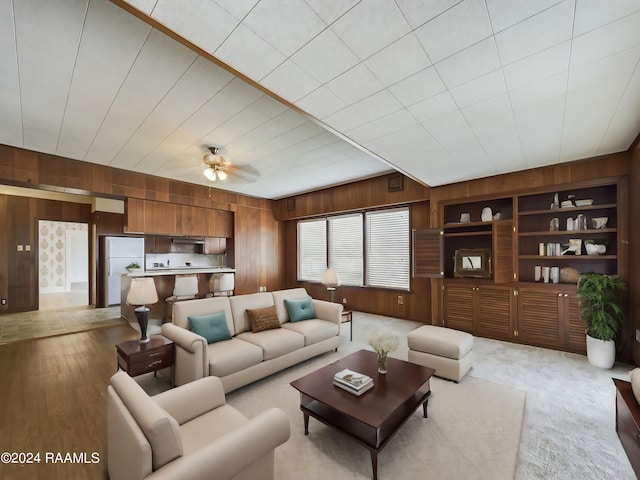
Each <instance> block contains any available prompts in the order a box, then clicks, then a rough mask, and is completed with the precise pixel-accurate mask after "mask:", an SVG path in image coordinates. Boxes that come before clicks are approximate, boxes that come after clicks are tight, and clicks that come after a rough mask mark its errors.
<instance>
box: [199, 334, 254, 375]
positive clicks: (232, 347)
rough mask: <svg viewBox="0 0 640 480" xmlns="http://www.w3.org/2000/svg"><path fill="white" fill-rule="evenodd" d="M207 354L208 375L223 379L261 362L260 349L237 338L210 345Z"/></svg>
mask: <svg viewBox="0 0 640 480" xmlns="http://www.w3.org/2000/svg"><path fill="white" fill-rule="evenodd" d="M207 351H208V353H209V375H213V376H215V377H224V376H226V375H230V374H232V373H235V372H238V371H240V370H244V369H245V368H249V367H251V366H253V365H257V364H258V363H260V362H261V361H262V348H260V347H258V346H256V345H254V344H252V343H249V342H245V341H242V340H239V339H238V338H232V339H231V340H229V341H226V342H218V343H212V344H211V345H209V346H208V347H207Z"/></svg>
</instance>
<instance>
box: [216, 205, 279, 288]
mask: <svg viewBox="0 0 640 480" xmlns="http://www.w3.org/2000/svg"><path fill="white" fill-rule="evenodd" d="M234 228H235V232H234V240H235V241H234V250H233V257H234V258H233V261H234V262H235V263H234V264H233V266H234V267H235V269H236V294H238V295H240V294H244V293H254V292H257V291H259V289H260V287H266V289H267V290H269V291H273V290H280V289H283V288H285V281H284V278H285V277H284V274H283V272H284V271H285V261H284V258H285V233H284V232H285V229H284V228H283V226H282V225H280V224H279V223H278V222H277V221H276V220H275V218H274V217H273V212H271V211H268V210H258V209H254V208H248V207H237V208H236V210H235V225H234ZM228 256H229V255H228V254H227V257H228Z"/></svg>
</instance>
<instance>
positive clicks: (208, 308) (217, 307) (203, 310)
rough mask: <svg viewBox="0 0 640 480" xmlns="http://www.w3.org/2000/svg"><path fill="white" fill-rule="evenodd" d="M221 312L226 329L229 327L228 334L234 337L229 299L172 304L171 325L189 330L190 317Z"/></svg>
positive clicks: (218, 298) (220, 298)
mask: <svg viewBox="0 0 640 480" xmlns="http://www.w3.org/2000/svg"><path fill="white" fill-rule="evenodd" d="M221 311H224V316H225V317H226V319H227V327H229V332H230V333H231V335H235V334H236V330H235V326H234V324H233V317H232V316H231V305H230V303H229V297H211V298H199V299H196V300H185V301H184V302H175V303H174V304H173V311H172V315H171V323H173V324H174V325H177V326H179V327H182V328H184V329H186V330H189V329H190V328H189V327H190V325H189V316H190V315H208V314H210V313H213V312H221Z"/></svg>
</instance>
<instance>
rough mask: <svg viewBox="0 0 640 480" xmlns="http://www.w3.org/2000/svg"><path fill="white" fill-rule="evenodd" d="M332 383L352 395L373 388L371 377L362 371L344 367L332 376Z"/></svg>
mask: <svg viewBox="0 0 640 480" xmlns="http://www.w3.org/2000/svg"><path fill="white" fill-rule="evenodd" d="M333 384H334V385H335V386H336V387H340V388H342V389H343V390H346V391H347V392H349V393H353V394H354V395H358V396H360V395H362V394H363V393H364V392H366V391H367V390H370V389H372V388H373V379H372V378H371V377H369V376H367V375H364V374H362V373H358V372H354V371H353V370H349V369H348V368H345V369H344V370H341V371H339V372H338V373H336V374H335V375H334V376H333Z"/></svg>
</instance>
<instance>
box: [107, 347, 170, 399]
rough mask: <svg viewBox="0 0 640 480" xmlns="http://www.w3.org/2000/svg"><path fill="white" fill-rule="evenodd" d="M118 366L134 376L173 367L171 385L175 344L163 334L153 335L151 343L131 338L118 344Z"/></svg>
mask: <svg viewBox="0 0 640 480" xmlns="http://www.w3.org/2000/svg"><path fill="white" fill-rule="evenodd" d="M116 352H117V355H118V367H119V368H121V369H122V370H124V371H125V372H127V373H128V374H129V375H131V376H132V377H135V376H137V375H142V374H143V373H149V372H154V375H155V374H156V372H157V371H158V370H162V369H163V368H167V367H171V386H172V387H173V385H174V375H175V371H174V368H175V367H174V359H175V344H174V343H173V341H171V340H169V339H168V338H166V337H163V336H162V335H153V336H152V337H151V340H150V341H149V343H140V342H139V341H138V340H129V341H126V342H122V343H119V344H117V345H116Z"/></svg>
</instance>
